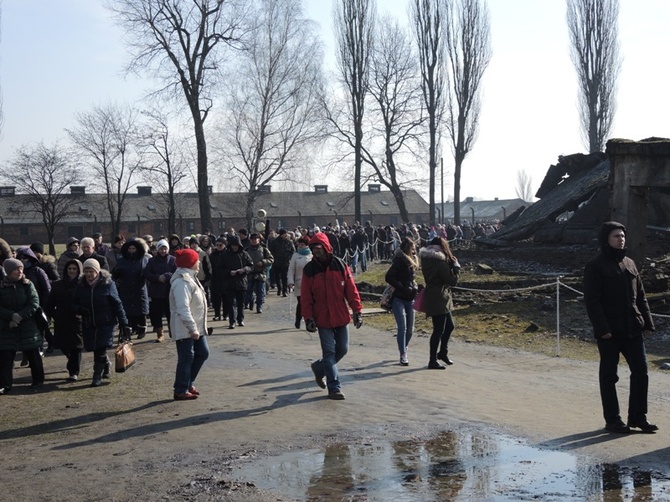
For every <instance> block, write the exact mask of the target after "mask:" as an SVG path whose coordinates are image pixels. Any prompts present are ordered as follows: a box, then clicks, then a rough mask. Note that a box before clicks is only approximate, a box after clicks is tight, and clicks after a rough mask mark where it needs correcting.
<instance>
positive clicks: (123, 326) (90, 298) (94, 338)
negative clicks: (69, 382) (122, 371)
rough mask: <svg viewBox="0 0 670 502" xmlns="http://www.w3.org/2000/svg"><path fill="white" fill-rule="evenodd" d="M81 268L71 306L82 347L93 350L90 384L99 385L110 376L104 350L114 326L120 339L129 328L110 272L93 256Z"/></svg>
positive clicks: (109, 341)
mask: <svg viewBox="0 0 670 502" xmlns="http://www.w3.org/2000/svg"><path fill="white" fill-rule="evenodd" d="M83 269H84V272H83V274H82V276H81V277H80V278H79V282H78V283H77V287H76V288H75V290H74V295H73V298H72V307H73V309H74V312H75V314H76V315H78V316H80V318H81V326H82V336H83V338H84V349H86V350H87V351H89V352H91V351H92V352H93V379H92V380H91V387H99V386H100V385H102V379H103V378H104V379H109V378H111V364H110V362H109V358H108V357H107V349H108V348H110V347H112V344H113V343H114V328H115V326H116V325H117V324H118V325H119V327H120V330H121V332H122V333H124V334H125V336H124V338H125V337H128V338H129V337H130V333H129V331H130V327H129V326H128V318H127V317H126V312H125V311H124V310H123V303H121V298H120V297H119V292H118V290H117V289H116V284H114V281H113V280H112V276H111V274H110V273H109V272H107V271H106V270H103V269H101V268H100V262H99V261H98V260H96V259H95V258H89V259H88V260H86V261H85V262H84V263H83Z"/></svg>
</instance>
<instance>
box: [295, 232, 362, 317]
mask: <svg viewBox="0 0 670 502" xmlns="http://www.w3.org/2000/svg"><path fill="white" fill-rule="evenodd" d="M314 244H321V245H322V246H323V248H324V250H325V251H326V253H327V254H328V255H329V258H330V260H329V261H328V262H327V263H321V262H319V261H318V260H316V258H312V260H311V261H310V262H309V263H307V264H306V265H305V268H304V269H303V273H302V284H301V286H300V308H301V309H302V316H303V318H304V319H314V322H315V323H316V326H317V327H318V328H339V327H342V326H346V325H347V324H349V322H350V321H351V314H350V313H349V307H351V310H352V311H353V312H354V313H358V312H361V310H362V309H363V305H362V304H361V297H360V295H359V294H358V288H357V287H356V283H355V282H354V278H353V276H352V275H351V271H350V270H349V267H348V266H347V264H346V263H344V261H342V259H340V258H338V257H337V256H333V248H332V247H331V246H330V242H329V241H328V237H326V235H325V234H324V233H322V232H318V233H316V234H314V237H312V238H311V239H310V241H309V245H310V246H312V245H314Z"/></svg>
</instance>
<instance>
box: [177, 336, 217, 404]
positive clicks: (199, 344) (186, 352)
mask: <svg viewBox="0 0 670 502" xmlns="http://www.w3.org/2000/svg"><path fill="white" fill-rule="evenodd" d="M176 344H177V373H176V375H175V379H174V392H175V394H183V393H184V392H186V391H187V390H188V389H190V388H191V387H192V386H193V384H194V383H195V379H196V378H197V377H198V373H199V372H200V368H202V365H203V364H204V363H205V361H206V360H207V358H208V357H209V345H208V344H207V337H206V336H201V337H200V338H199V339H198V340H194V339H193V338H184V339H182V340H177V341H176Z"/></svg>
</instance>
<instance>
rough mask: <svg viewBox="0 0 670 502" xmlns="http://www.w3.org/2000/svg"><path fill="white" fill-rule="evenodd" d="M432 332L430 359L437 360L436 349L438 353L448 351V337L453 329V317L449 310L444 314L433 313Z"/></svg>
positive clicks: (444, 353)
mask: <svg viewBox="0 0 670 502" xmlns="http://www.w3.org/2000/svg"><path fill="white" fill-rule="evenodd" d="M431 319H432V321H433V333H432V334H431V335H430V342H429V343H430V361H437V353H438V349H439V352H440V354H443V355H446V354H447V353H448V352H449V338H451V332H452V331H454V319H453V318H452V317H451V312H447V313H446V314H440V315H434V316H432V317H431Z"/></svg>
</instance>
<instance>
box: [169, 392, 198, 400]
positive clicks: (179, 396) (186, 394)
mask: <svg viewBox="0 0 670 502" xmlns="http://www.w3.org/2000/svg"><path fill="white" fill-rule="evenodd" d="M193 399H198V396H197V395H196V394H191V393H190V392H189V391H186V392H184V393H182V394H177V393H176V392H175V393H174V400H175V401H192V400H193Z"/></svg>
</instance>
